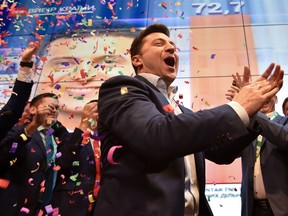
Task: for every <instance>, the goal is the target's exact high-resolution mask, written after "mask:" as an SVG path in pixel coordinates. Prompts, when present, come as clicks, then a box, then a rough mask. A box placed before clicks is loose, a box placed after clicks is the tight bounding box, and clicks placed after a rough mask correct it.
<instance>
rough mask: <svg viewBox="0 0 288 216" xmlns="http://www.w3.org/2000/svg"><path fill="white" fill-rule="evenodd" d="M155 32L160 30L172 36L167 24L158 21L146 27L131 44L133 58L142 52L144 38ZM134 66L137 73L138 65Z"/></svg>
mask: <svg viewBox="0 0 288 216" xmlns="http://www.w3.org/2000/svg"><path fill="white" fill-rule="evenodd" d="M154 32H160V33H163V34H165V35H167V36H168V37H170V31H169V29H168V28H167V26H165V25H163V24H160V23H156V24H153V25H150V26H148V27H147V28H146V29H144V30H143V31H141V32H140V34H139V35H138V36H137V37H136V38H135V39H134V40H133V42H132V44H131V48H130V54H131V58H132V57H133V56H135V55H137V54H139V53H140V50H141V48H142V45H143V39H144V38H145V37H146V36H147V35H149V34H152V33H154ZM133 68H134V70H135V72H136V73H137V67H136V66H134V65H133Z"/></svg>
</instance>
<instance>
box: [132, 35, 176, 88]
mask: <svg viewBox="0 0 288 216" xmlns="http://www.w3.org/2000/svg"><path fill="white" fill-rule="evenodd" d="M132 62H133V64H134V65H135V66H137V67H138V73H151V74H155V75H157V76H159V77H161V78H162V79H163V80H164V81H165V83H166V85H167V86H169V85H170V84H171V83H172V82H173V81H174V80H175V78H176V76H177V71H178V64H179V56H178V54H177V53H176V46H175V44H174V43H173V42H172V41H171V40H170V38H169V37H168V36H167V35H165V34H163V33H159V32H154V33H151V34H149V35H147V36H146V37H145V38H144V39H143V42H142V47H141V50H140V53H139V54H138V55H135V56H133V57H132Z"/></svg>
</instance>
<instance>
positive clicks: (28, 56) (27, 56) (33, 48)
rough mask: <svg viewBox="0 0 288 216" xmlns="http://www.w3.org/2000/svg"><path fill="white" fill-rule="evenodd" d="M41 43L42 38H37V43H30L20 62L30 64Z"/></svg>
mask: <svg viewBox="0 0 288 216" xmlns="http://www.w3.org/2000/svg"><path fill="white" fill-rule="evenodd" d="M42 43H43V37H39V40H38V41H34V42H30V43H29V46H28V47H27V48H26V49H25V50H24V51H23V53H22V61H24V62H30V61H31V60H32V58H33V55H35V54H36V53H37V51H38V50H39V49H40V47H41V46H42Z"/></svg>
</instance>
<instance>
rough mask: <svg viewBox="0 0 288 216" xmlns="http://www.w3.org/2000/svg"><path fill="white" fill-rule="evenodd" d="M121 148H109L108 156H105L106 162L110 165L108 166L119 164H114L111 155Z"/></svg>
mask: <svg viewBox="0 0 288 216" xmlns="http://www.w3.org/2000/svg"><path fill="white" fill-rule="evenodd" d="M122 147H123V146H121V145H119V146H113V147H111V148H110V149H109V151H108V154H107V160H108V162H109V163H110V164H114V165H115V164H119V163H117V162H115V161H114V160H113V155H114V152H115V151H116V150H117V149H118V148H122Z"/></svg>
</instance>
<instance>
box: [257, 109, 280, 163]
mask: <svg viewBox="0 0 288 216" xmlns="http://www.w3.org/2000/svg"><path fill="white" fill-rule="evenodd" d="M277 116H278V113H277V112H275V113H274V114H273V116H272V117H271V118H270V120H273V119H275V118H276V117H277ZM260 136H261V135H259V136H258V137H257V146H256V160H257V159H258V158H259V157H260V150H261V147H262V139H261V138H262V136H261V138H260Z"/></svg>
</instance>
